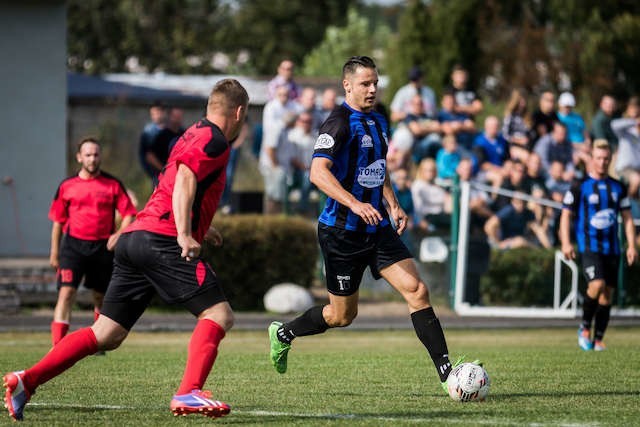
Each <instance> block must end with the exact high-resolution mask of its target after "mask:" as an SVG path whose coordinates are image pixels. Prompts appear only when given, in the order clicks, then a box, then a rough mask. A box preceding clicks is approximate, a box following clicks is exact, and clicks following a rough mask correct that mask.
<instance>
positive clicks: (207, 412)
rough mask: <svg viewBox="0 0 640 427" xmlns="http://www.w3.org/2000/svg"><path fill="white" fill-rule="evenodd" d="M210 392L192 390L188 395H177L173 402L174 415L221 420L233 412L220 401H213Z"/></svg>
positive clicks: (171, 405) (172, 410)
mask: <svg viewBox="0 0 640 427" xmlns="http://www.w3.org/2000/svg"><path fill="white" fill-rule="evenodd" d="M211 396H212V395H211V392H210V391H209V390H191V393H187V394H175V395H173V399H172V400H171V404H170V408H171V412H173V415H175V416H178V415H183V416H187V415H189V414H200V415H204V416H205V417H211V418H220V417H224V416H225V415H227V414H228V413H229V412H231V408H230V407H229V405H227V404H226V403H224V402H221V401H219V400H211Z"/></svg>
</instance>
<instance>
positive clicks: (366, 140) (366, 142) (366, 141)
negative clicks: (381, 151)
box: [360, 135, 373, 148]
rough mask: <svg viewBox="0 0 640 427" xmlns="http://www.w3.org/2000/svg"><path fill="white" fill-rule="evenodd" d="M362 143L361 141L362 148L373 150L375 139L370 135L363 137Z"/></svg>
mask: <svg viewBox="0 0 640 427" xmlns="http://www.w3.org/2000/svg"><path fill="white" fill-rule="evenodd" d="M360 141H361V144H360V146H361V147H362V148H371V147H373V139H372V138H371V137H370V136H369V135H365V136H363V137H362V139H361V140H360Z"/></svg>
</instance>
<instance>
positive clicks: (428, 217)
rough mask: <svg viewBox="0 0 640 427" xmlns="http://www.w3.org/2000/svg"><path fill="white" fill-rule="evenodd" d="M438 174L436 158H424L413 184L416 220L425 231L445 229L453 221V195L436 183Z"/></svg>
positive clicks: (412, 192) (412, 193) (412, 191)
mask: <svg viewBox="0 0 640 427" xmlns="http://www.w3.org/2000/svg"><path fill="white" fill-rule="evenodd" d="M437 175H438V172H437V169H436V162H435V160H433V159H430V158H426V159H423V160H422V161H421V162H420V165H419V166H418V173H417V175H416V179H415V181H413V184H411V195H412V196H413V207H414V209H415V212H416V222H417V225H418V227H419V228H420V229H421V230H422V231H425V232H433V231H436V230H438V231H443V228H447V227H449V225H450V223H451V218H450V215H449V213H450V212H451V196H450V195H449V193H447V192H446V191H445V190H444V189H443V188H442V187H440V186H439V185H437V184H436V183H435V179H436V176H437Z"/></svg>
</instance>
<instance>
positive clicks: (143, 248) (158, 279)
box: [101, 231, 226, 330]
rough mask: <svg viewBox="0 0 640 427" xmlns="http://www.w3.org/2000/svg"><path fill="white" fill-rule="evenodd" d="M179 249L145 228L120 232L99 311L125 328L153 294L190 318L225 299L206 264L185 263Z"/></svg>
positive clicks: (171, 239)
mask: <svg viewBox="0 0 640 427" xmlns="http://www.w3.org/2000/svg"><path fill="white" fill-rule="evenodd" d="M181 252H182V250H181V249H180V246H179V245H178V242H177V240H176V238H175V237H171V236H163V235H160V234H156V233H151V232H148V231H133V232H131V233H125V234H123V235H121V236H120V239H118V244H117V245H116V251H115V266H114V269H113V275H112V276H111V282H110V283H109V289H108V290H107V294H106V295H105V297H104V303H103V304H102V310H101V313H102V314H104V315H105V316H107V317H109V318H110V319H112V320H115V321H116V322H118V323H119V324H120V325H122V326H124V327H125V328H126V329H127V330H130V329H131V328H132V327H133V325H134V324H135V323H136V322H137V320H138V319H139V318H140V316H141V315H142V313H143V312H144V310H145V309H146V308H147V306H148V305H149V302H150V301H151V298H152V297H153V296H154V295H155V294H156V292H157V293H158V295H159V296H160V298H162V299H163V300H164V301H165V302H167V303H169V304H180V305H182V306H183V307H185V308H186V309H187V310H189V311H190V312H191V313H192V314H193V315H194V316H198V315H199V314H200V313H202V312H203V311H204V310H205V309H207V308H209V307H211V306H212V305H214V304H217V303H219V302H222V301H226V297H225V296H224V293H223V292H222V289H221V288H220V286H219V285H218V282H217V279H216V274H215V272H214V271H213V269H212V268H211V266H210V265H209V264H208V263H207V262H205V261H204V260H202V259H192V260H191V261H187V260H186V259H185V258H182V257H181V256H180V253H181Z"/></svg>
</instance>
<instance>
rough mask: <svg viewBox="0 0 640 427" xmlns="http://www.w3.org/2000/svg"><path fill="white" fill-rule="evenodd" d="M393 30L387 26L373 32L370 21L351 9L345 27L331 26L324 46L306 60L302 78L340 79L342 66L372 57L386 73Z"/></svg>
mask: <svg viewBox="0 0 640 427" xmlns="http://www.w3.org/2000/svg"><path fill="white" fill-rule="evenodd" d="M390 35H391V30H390V29H389V27H388V26H386V25H384V24H379V25H377V26H376V27H375V29H374V28H372V26H371V23H370V22H369V19H367V18H366V17H364V16H361V15H360V14H359V13H358V11H356V10H355V9H353V8H352V9H349V12H348V13H347V23H346V25H345V26H344V27H337V26H333V25H332V26H329V27H327V30H326V32H325V35H324V39H323V40H322V42H321V43H320V44H319V45H318V46H317V47H316V48H315V49H313V50H312V51H311V52H310V53H309V54H308V55H307V56H305V58H304V64H303V67H302V74H303V75H306V76H330V77H340V75H341V71H342V65H343V64H344V62H345V61H346V60H347V58H349V57H351V56H354V55H368V56H371V57H372V58H373V59H374V60H375V61H376V65H377V66H378V69H379V70H381V72H384V68H385V57H384V52H385V50H386V49H384V48H386V43H387V40H388V39H389V37H390Z"/></svg>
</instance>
